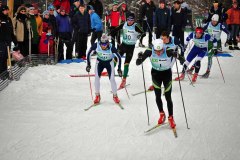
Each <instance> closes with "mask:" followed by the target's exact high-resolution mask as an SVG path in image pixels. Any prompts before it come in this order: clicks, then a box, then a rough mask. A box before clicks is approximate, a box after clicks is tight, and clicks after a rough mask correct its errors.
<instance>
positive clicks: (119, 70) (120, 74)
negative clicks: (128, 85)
mask: <svg viewBox="0 0 240 160" xmlns="http://www.w3.org/2000/svg"><path fill="white" fill-rule="evenodd" d="M117 71H118V76H119V77H122V70H121V69H118V70H117Z"/></svg>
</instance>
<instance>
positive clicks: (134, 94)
mask: <svg viewBox="0 0 240 160" xmlns="http://www.w3.org/2000/svg"><path fill="white" fill-rule="evenodd" d="M152 91H153V90H146V92H152ZM142 93H145V91H141V92H137V93H133V94H132V96H136V95H139V94H142Z"/></svg>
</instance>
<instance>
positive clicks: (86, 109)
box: [84, 103, 100, 111]
mask: <svg viewBox="0 0 240 160" xmlns="http://www.w3.org/2000/svg"><path fill="white" fill-rule="evenodd" d="M99 104H100V103H94V104H92V105H91V106H89V107H88V108H85V109H84V111H88V110H89V109H91V108H93V107H95V106H98V105H99Z"/></svg>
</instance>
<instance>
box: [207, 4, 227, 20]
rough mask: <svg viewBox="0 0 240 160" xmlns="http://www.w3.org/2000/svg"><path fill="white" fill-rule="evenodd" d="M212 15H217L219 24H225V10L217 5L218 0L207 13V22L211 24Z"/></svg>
mask: <svg viewBox="0 0 240 160" xmlns="http://www.w3.org/2000/svg"><path fill="white" fill-rule="evenodd" d="M214 14H218V16H219V22H220V23H223V22H224V23H225V22H226V19H227V14H226V10H225V8H223V7H222V5H220V4H219V3H218V0H214V1H213V6H212V7H211V8H210V10H209V12H208V19H207V22H211V19H212V16H213V15H214Z"/></svg>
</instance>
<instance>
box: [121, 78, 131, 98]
mask: <svg viewBox="0 0 240 160" xmlns="http://www.w3.org/2000/svg"><path fill="white" fill-rule="evenodd" d="M121 79H122V80H123V78H122V77H121ZM124 89H125V91H126V93H127V96H128V99H130V97H129V94H128V91H127V87H126V85H125V87H124Z"/></svg>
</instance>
